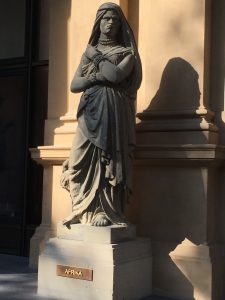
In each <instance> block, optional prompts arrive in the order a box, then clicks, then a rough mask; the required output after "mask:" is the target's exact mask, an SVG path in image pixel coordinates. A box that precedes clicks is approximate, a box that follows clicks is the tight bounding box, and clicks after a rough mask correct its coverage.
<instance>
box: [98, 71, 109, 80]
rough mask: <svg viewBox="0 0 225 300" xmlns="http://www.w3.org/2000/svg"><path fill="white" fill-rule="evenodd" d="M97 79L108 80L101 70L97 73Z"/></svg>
mask: <svg viewBox="0 0 225 300" xmlns="http://www.w3.org/2000/svg"><path fill="white" fill-rule="evenodd" d="M96 80H97V81H101V82H106V81H107V80H106V78H105V77H104V76H103V75H102V73H101V72H98V73H96Z"/></svg>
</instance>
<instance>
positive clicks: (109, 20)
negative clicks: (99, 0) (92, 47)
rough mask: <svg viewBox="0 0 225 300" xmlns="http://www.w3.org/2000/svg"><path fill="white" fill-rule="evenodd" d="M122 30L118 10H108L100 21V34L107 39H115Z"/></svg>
mask: <svg viewBox="0 0 225 300" xmlns="http://www.w3.org/2000/svg"><path fill="white" fill-rule="evenodd" d="M119 29H120V17H119V15H118V13H117V12H116V10H114V9H109V10H106V12H105V13H104V15H103V16H102V18H101V21H100V32H101V33H102V34H104V35H105V36H106V37H107V38H115V37H116V36H117V34H118V32H119Z"/></svg>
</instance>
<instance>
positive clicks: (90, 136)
mask: <svg viewBox="0 0 225 300" xmlns="http://www.w3.org/2000/svg"><path fill="white" fill-rule="evenodd" d="M107 9H115V10H116V11H117V13H118V14H119V16H120V18H121V26H122V28H123V31H124V32H125V29H127V31H126V32H125V33H124V34H126V35H128V36H126V45H124V44H118V45H117V46H113V47H111V48H108V49H106V50H105V51H103V52H102V54H103V55H104V56H105V58H106V59H107V60H109V61H110V62H112V63H113V64H115V65H117V64H119V63H120V62H121V61H122V60H123V59H124V58H125V57H126V56H127V55H129V54H132V55H133V56H134V58H135V66H134V69H133V70H132V72H131V74H130V75H129V76H128V78H125V79H124V80H123V82H121V83H119V84H111V83H108V84H104V85H101V84H97V85H94V86H92V87H90V88H88V89H86V90H85V91H84V93H83V94H82V96H81V100H80V104H79V108H78V112H77V118H78V128H77V131H76V134H75V137H74V142H73V145H72V148H71V153H70V157H69V160H67V161H66V162H65V163H64V166H63V173H62V176H61V185H62V186H63V187H64V188H66V189H67V190H68V191H69V192H70V196H71V199H72V213H73V218H74V219H73V222H74V223H76V222H81V223H83V224H91V223H93V221H94V220H95V218H96V216H98V215H99V214H104V216H106V217H107V218H108V220H109V221H110V222H111V223H112V224H121V223H124V222H125V219H124V216H123V211H124V206H125V203H126V202H127V200H128V198H129V195H130V193H131V180H132V179H131V174H132V170H131V168H132V165H131V160H132V150H133V147H134V144H135V138H134V129H135V127H134V126H135V120H134V118H135V111H134V100H135V97H136V91H137V89H138V87H139V85H140V81H141V67H140V60H139V56H138V53H137V50H136V48H135V47H136V46H134V45H135V41H134V39H133V35H131V34H132V32H131V33H130V34H129V30H130V28H128V27H127V26H128V25H127V22H126V21H125V18H124V16H123V15H122V14H121V13H122V11H121V9H120V8H119V6H117V5H115V4H110V3H109V4H108V6H107V7H106V4H104V5H103V6H102V9H101V7H100V10H99V11H98V12H97V18H96V22H95V25H94V28H93V32H92V35H91V38H90V43H94V44H95V42H96V43H97V39H98V37H97V36H98V31H99V29H98V26H97V25H99V24H98V23H99V20H100V16H102V15H104V13H105V11H106V10H107ZM96 24H97V25H96ZM128 29H129V30H128ZM94 41H95V42H94ZM128 41H130V44H129V45H128V44H127V43H128ZM95 46H96V45H95ZM81 64H82V71H83V76H87V75H89V74H91V73H92V72H97V70H96V67H95V66H94V64H93V63H92V62H91V61H90V60H89V59H87V58H86V57H85V55H83V57H82V59H81ZM137 70H139V71H138V72H137ZM131 84H132V85H131Z"/></svg>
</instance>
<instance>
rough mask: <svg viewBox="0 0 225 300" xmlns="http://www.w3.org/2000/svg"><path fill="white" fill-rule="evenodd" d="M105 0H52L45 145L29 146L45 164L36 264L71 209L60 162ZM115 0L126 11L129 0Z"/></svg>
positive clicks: (33, 244) (33, 249)
mask: <svg viewBox="0 0 225 300" xmlns="http://www.w3.org/2000/svg"><path fill="white" fill-rule="evenodd" d="M104 2H105V1H102V0H93V1H90V0H83V1H79V0H65V1H61V0H51V1H50V37H49V39H50V41H49V44H50V50H49V51H50V53H49V91H48V119H47V120H46V122H45V142H44V145H43V146H39V147H38V148H37V149H31V153H32V158H33V159H34V160H36V161H37V162H38V163H40V164H42V165H43V167H44V186H43V211H42V223H41V225H40V226H39V227H38V228H37V230H36V233H35V234H34V236H33V237H32V239H31V243H30V246H31V247H30V265H31V266H37V261H38V255H39V248H42V247H43V244H44V242H45V241H46V240H47V239H48V238H49V237H51V236H54V235H55V232H56V225H57V223H58V221H59V220H62V219H63V218H64V217H65V216H67V215H69V214H70V212H71V201H70V197H69V193H67V192H66V191H64V190H63V189H62V188H61V187H60V174H61V170H62V167H61V165H62V163H63V161H65V160H66V159H67V158H68V156H69V151H70V147H71V144H72V139H73V136H74V133H75V129H76V110H77V106H78V103H79V98H80V94H76V95H74V94H72V93H71V92H70V83H71V81H72V78H73V75H74V73H75V71H76V68H77V66H78V64H79V60H80V58H81V55H82V53H83V52H84V51H85V48H86V45H87V42H88V39H89V36H90V33H91V30H92V26H93V23H94V19H95V14H96V12H97V9H98V7H99V6H100V5H101V4H102V3H104ZM114 2H115V3H117V4H119V5H120V6H121V7H122V9H123V10H124V13H125V14H127V11H128V1H127V0H117V1H114Z"/></svg>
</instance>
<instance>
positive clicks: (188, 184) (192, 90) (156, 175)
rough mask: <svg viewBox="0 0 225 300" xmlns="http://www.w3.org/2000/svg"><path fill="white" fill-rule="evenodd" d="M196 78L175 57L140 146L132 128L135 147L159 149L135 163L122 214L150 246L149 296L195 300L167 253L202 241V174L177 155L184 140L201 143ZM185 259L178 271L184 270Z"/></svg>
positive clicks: (204, 200) (204, 204)
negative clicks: (128, 199) (129, 198)
mask: <svg viewBox="0 0 225 300" xmlns="http://www.w3.org/2000/svg"><path fill="white" fill-rule="evenodd" d="M198 77H199V76H198V73H197V72H196V70H195V69H194V68H193V67H192V65H191V64H190V63H189V62H187V61H185V60H184V59H182V58H180V57H176V58H172V59H170V60H169V62H168V63H167V65H166V67H165V69H164V71H163V74H162V79H161V83H160V86H159V89H158V91H157V93H156V95H155V96H154V98H153V99H152V101H151V103H150V105H149V106H148V108H147V109H146V110H145V111H144V113H143V114H145V113H148V114H149V115H148V116H149V117H148V118H149V119H143V120H142V121H141V123H140V126H145V125H144V124H146V123H149V126H147V127H146V128H148V130H147V131H148V133H147V134H146V135H143V138H142V139H141V143H140V140H139V137H138V136H139V134H140V132H139V129H138V126H139V125H137V141H138V143H137V146H141V144H142V145H149V146H150V148H149V149H150V150H149V151H150V153H153V152H151V151H154V150H152V149H154V147H155V146H156V144H157V140H160V142H159V143H158V144H160V145H161V146H162V147H163V146H164V148H160V147H159V150H156V152H155V153H153V155H156V156H152V157H150V158H149V159H148V160H144V159H143V161H142V162H141V159H139V160H138V158H136V161H135V167H134V194H133V197H132V198H133V201H132V202H131V205H130V207H129V208H128V210H127V215H128V218H129V220H130V221H131V222H132V223H135V224H138V226H137V227H138V234H139V235H140V236H148V237H150V239H151V241H152V248H153V291H154V293H155V294H157V295H161V296H168V297H178V298H177V299H188V300H192V299H193V300H194V299H195V290H194V287H196V285H195V284H196V282H193V281H192V277H191V276H190V278H188V277H187V276H186V274H185V272H181V270H180V268H179V266H178V265H176V264H175V263H174V261H173V260H172V259H171V258H170V256H169V254H170V253H171V252H173V251H174V250H175V249H176V248H177V247H178V246H179V245H181V244H182V243H183V241H187V240H189V242H190V244H194V245H193V246H195V245H196V246H198V245H201V244H204V243H205V242H206V241H207V236H206V231H207V201H208V199H207V197H208V191H207V189H206V187H207V180H208V177H207V176H208V173H207V169H206V168H204V167H201V166H200V165H197V164H195V163H194V162H193V161H192V160H191V159H189V158H190V157H188V155H189V154H188V152H186V151H182V146H183V144H185V142H184V141H186V138H185V135H188V140H189V141H192V139H193V141H192V146H194V145H195V144H201V143H207V139H206V137H205V135H204V134H203V133H202V130H201V126H200V122H201V120H202V119H201V118H199V116H198V115H197V114H196V110H197V109H199V105H200V95H201V93H200V90H199V84H198ZM193 123H194V128H195V130H194V131H193ZM158 125H159V127H158V128H157V126H158ZM162 126H163V129H162ZM173 126H175V127H173ZM179 126H181V127H179ZM184 126H186V128H185V127H184ZM172 127H173V129H171V128H172ZM159 128H160V129H159ZM174 128H175V129H174ZM184 128H185V129H184ZM151 129H152V132H151ZM141 134H143V132H142V133H141ZM144 134H145V133H144ZM196 134H197V135H196ZM194 135H195V137H194V138H193V136H194ZM170 136H171V137H172V136H173V140H172V138H171V140H170ZM174 136H177V137H176V138H174ZM151 139H153V140H154V141H153V142H152V140H151ZM175 140H176V141H177V140H178V141H179V143H175V142H174V141H175ZM169 144H171V145H169ZM151 145H152V146H153V147H152V148H151ZM165 146H168V148H166V147H165ZM169 146H177V149H176V151H175V152H173V151H170V150H168V149H169ZM137 149H138V148H137ZM137 151H138V150H137ZM157 151H158V152H157ZM160 151H161V152H162V153H163V154H162V155H163V158H162V157H160V153H159V152H160ZM151 155H152V154H150V156H151ZM157 155H159V156H157ZM157 157H158V158H157ZM190 244H189V245H190ZM196 255H197V254H196ZM186 259H187V258H184V269H185V268H186V267H187V268H190V265H189V264H188V263H187V260H186ZM181 260H182V259H181ZM191 269H192V266H191ZM193 270H194V268H193ZM189 271H190V272H191V270H189ZM200 274H201V272H200ZM198 288H199V289H200V291H199V294H201V295H202V296H204V295H205V294H207V293H208V292H209V291H208V289H209V288H210V287H207V288H206V289H205V282H203V283H202V284H199V285H198ZM204 289H205V290H204ZM202 299H203V298H202ZM206 299H208V298H207V296H206Z"/></svg>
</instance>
